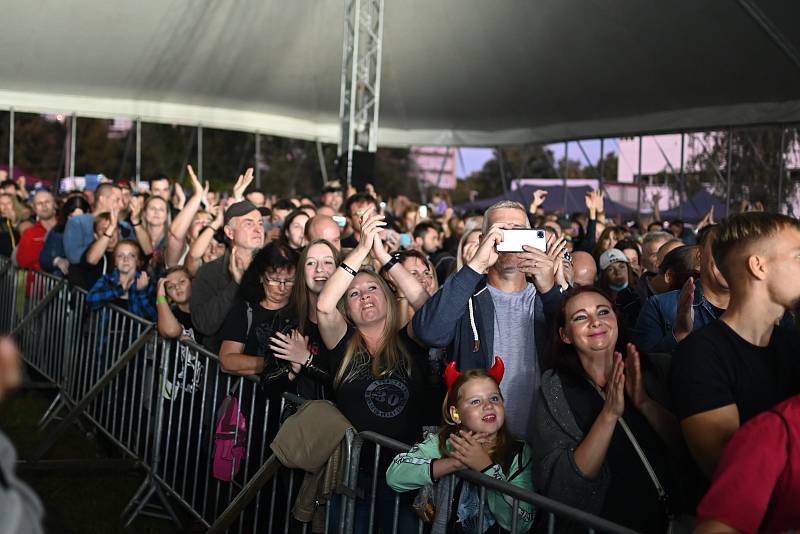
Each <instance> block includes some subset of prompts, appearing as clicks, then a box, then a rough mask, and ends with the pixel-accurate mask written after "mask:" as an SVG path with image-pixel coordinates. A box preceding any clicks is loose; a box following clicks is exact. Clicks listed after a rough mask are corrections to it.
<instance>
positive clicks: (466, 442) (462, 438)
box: [450, 430, 494, 471]
mask: <svg viewBox="0 0 800 534" xmlns="http://www.w3.org/2000/svg"><path fill="white" fill-rule="evenodd" d="M450 445H451V446H452V447H453V454H452V457H453V458H455V459H456V460H458V461H459V462H461V463H462V464H464V465H465V466H467V467H468V468H470V469H472V470H473V471H483V470H484V469H486V468H487V467H491V466H492V465H493V464H494V462H493V461H492V458H491V457H490V456H489V453H488V452H486V449H485V448H484V447H483V444H482V443H481V442H480V441H479V440H478V439H477V438H476V437H475V436H474V435H473V433H472V432H470V431H468V430H461V431H459V432H458V433H453V434H451V435H450Z"/></svg>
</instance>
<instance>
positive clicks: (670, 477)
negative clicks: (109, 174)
mask: <svg viewBox="0 0 800 534" xmlns="http://www.w3.org/2000/svg"><path fill="white" fill-rule="evenodd" d="M188 170H189V177H190V180H191V191H189V192H187V193H184V192H183V190H182V189H181V188H180V186H179V185H178V184H175V183H172V182H171V181H170V180H169V179H167V178H165V177H156V178H155V179H153V180H151V181H150V183H149V189H147V190H137V189H136V188H135V187H132V185H131V184H129V183H112V182H106V183H102V184H100V185H99V186H98V187H97V189H96V190H95V191H92V192H86V191H84V192H71V193H67V194H61V195H55V194H53V193H52V192H50V191H47V190H38V191H33V192H30V193H29V192H28V191H26V190H25V187H24V184H19V183H17V182H14V181H6V182H4V183H2V184H0V188H1V189H2V191H0V254H2V255H5V256H10V257H12V258H13V259H14V261H15V262H16V264H17V265H18V266H19V267H21V268H25V269H31V270H37V271H43V272H47V273H50V274H53V275H55V276H62V277H66V278H67V279H68V280H69V282H70V283H71V284H73V285H75V286H77V287H81V288H83V289H85V290H86V291H88V297H87V301H88V303H89V304H90V306H91V307H94V308H97V307H101V306H103V305H105V304H115V305H117V306H120V307H122V308H124V309H127V310H129V311H130V312H132V313H134V314H136V315H139V316H141V317H143V318H145V319H147V320H151V321H156V322H157V324H158V331H159V333H160V334H161V336H163V337H165V338H172V339H178V338H184V339H191V340H193V341H195V342H196V343H198V344H200V345H202V346H204V347H205V348H207V349H208V350H209V351H210V352H212V353H213V354H216V355H218V356H219V361H220V366H221V369H222V371H223V372H224V373H228V374H232V375H239V376H251V375H253V376H259V377H260V378H261V384H262V388H261V393H260V394H259V396H258V397H257V398H256V399H255V400H254V402H257V403H261V404H263V403H266V402H269V401H270V400H271V399H279V398H280V396H281V395H282V393H283V392H285V391H292V392H294V393H297V394H299V395H301V396H302V397H304V398H308V399H329V400H331V401H333V402H334V404H335V405H336V407H337V408H338V409H339V411H340V412H341V413H342V414H343V415H344V416H345V417H346V418H347V419H348V420H349V421H350V422H351V423H352V424H353V426H354V427H355V428H356V430H358V431H363V430H371V431H374V432H377V433H380V434H383V435H385V436H388V437H391V438H394V439H396V440H399V441H402V442H404V443H408V444H414V443H416V444H417V445H415V446H414V447H413V448H412V449H411V451H410V452H408V453H404V454H401V455H399V456H396V457H395V456H394V455H393V454H389V453H388V452H387V451H386V450H383V452H382V454H381V457H380V458H379V465H380V470H379V472H378V474H377V475H376V476H377V480H373V479H372V478H371V477H372V476H373V474H372V472H371V471H369V472H368V471H364V473H362V474H361V475H360V478H359V482H360V483H361V484H363V487H371V486H372V485H373V484H375V487H376V488H377V492H378V497H377V499H376V507H377V508H376V514H377V515H376V518H377V519H376V521H377V524H383V525H388V526H387V527H386V528H388V529H389V530H391V521H392V514H393V511H394V493H393V490H394V491H400V492H404V493H403V497H402V498H401V501H400V503H401V504H400V511H399V517H398V522H399V523H398V524H399V525H400V528H399V531H400V532H410V531H415V530H416V528H415V526H414V525H415V523H414V522H415V521H416V516H415V515H414V511H413V507H412V501H413V500H414V494H413V492H412V490H415V489H418V488H422V487H424V486H427V485H430V484H435V483H436V482H437V481H438V480H439V479H441V478H442V477H444V476H446V475H448V474H450V473H453V472H456V471H459V470H464V469H469V470H474V471H477V472H482V473H485V474H488V475H489V476H491V477H494V478H497V479H500V480H505V481H507V482H510V483H511V484H514V485H517V486H519V487H520V488H522V489H525V490H530V491H535V492H537V493H541V494H543V495H546V496H548V497H551V498H553V499H556V500H558V501H561V502H563V503H566V504H568V505H571V506H574V507H577V508H580V509H582V510H585V511H588V512H591V513H594V514H597V515H599V516H601V517H603V518H606V519H609V520H611V521H614V522H616V523H619V524H621V525H625V526H627V527H630V528H632V529H634V530H637V531H641V532H666V531H667V530H668V528H672V529H681V528H683V529H684V531H690V530H691V529H692V528H696V529H697V531H699V532H703V533H712V532H715V533H716V532H719V533H721V532H738V531H741V532H764V531H769V532H782V531H787V530H790V529H797V528H800V507H798V506H796V504H797V503H798V502H800V483H798V480H800V478H798V469H800V467H798V466H800V441H799V439H800V396H798V393H800V358H798V357H797V356H796V355H795V354H794V352H793V351H794V349H795V348H796V347H798V346H800V333H799V331H798V327H797V324H796V319H795V314H794V312H795V308H796V307H797V305H798V303H799V302H800V222H798V221H797V220H796V219H793V218H790V217H788V216H784V215H779V214H770V213H764V212H746V213H739V214H735V215H731V216H729V217H727V218H725V219H723V220H720V221H719V222H715V220H714V217H713V213H709V215H708V216H707V217H705V218H704V219H703V220H702V221H700V222H699V223H698V224H696V225H694V226H693V227H690V226H689V225H687V224H684V223H683V222H682V221H679V220H674V221H669V222H665V221H647V222H646V224H645V223H644V222H635V223H633V224H622V223H621V221H614V220H612V219H611V218H607V217H606V214H605V212H604V196H603V193H601V192H592V193H589V194H587V195H586V199H585V200H586V211H585V212H581V213H573V214H566V213H555V214H554V213H546V212H545V211H544V209H543V207H542V206H543V204H544V201H545V199H546V196H547V193H546V191H536V192H535V193H534V195H533V198H532V199H531V203H530V204H529V205H527V206H525V205H522V204H520V203H518V202H514V201H510V200H509V201H501V202H499V203H497V204H495V205H493V206H491V207H490V208H488V209H487V210H486V211H485V212H483V213H478V212H466V213H460V212H459V211H458V210H457V209H455V207H454V206H452V205H451V204H450V202H449V200H448V198H447V194H446V193H444V192H437V193H436V194H435V195H434V196H433V198H432V201H431V202H430V203H428V204H423V205H419V204H416V203H413V202H411V201H410V200H409V199H407V198H405V197H402V196H401V197H396V198H391V199H389V198H382V197H381V195H380V194H379V192H378V191H377V190H376V189H375V188H374V187H372V186H367V187H366V189H365V190H364V191H355V190H345V188H344V187H342V186H341V185H340V184H339V183H338V182H329V183H328V185H327V186H326V187H325V188H324V189H323V191H322V193H321V196H320V197H319V198H309V197H290V198H275V197H274V196H273V195H270V194H268V193H266V192H265V191H261V190H259V189H257V188H255V187H253V186H252V181H253V176H252V170H248V172H246V173H245V174H243V175H241V176H240V177H239V179H238V180H237V181H236V184H235V185H234V187H233V190H232V193H230V194H229V193H228V192H214V191H210V190H209V187H208V185H207V184H206V185H203V184H202V183H201V182H200V181H199V180H198V179H197V177H196V176H195V175H194V173H193V172H192V169H191V167H189V169H188ZM526 228H535V229H541V230H543V231H544V232H543V233H544V235H545V236H546V247H544V250H542V249H541V248H539V247H535V246H532V245H523V247H522V250H521V251H517V252H500V251H498V246H499V245H501V244H502V243H503V241H504V236H505V233H506V232H508V231H509V230H516V229H526ZM273 415H274V420H272V421H267V422H266V424H267V425H268V427H269V428H270V429H271V430H269V432H268V434H269V436H272V435H274V431H276V430H277V425H278V419H277V418H278V414H270V417H272V416H273ZM424 426H439V427H440V430H439V431H438V433H433V434H430V435H429V436H428V437H424V436H423V427H424ZM263 445H264V446H265V445H266V444H263ZM366 464H369V465H371V463H370V462H366ZM0 482H1V481H0ZM449 499H450V500H449V502H448V503H447V507H446V508H447V509H450V505H451V504H452V506H453V510H454V513H453V514H452V516H451V520H450V524H449V525H447V526H446V528H448V531H454V532H477V523H476V521H477V519H478V515H479V514H480V515H481V516H482V517H483V518H484V525H485V526H486V528H489V529H494V530H493V531H505V530H509V529H510V528H511V525H512V523H516V524H517V525H518V526H519V527H520V528H522V529H523V530H524V529H529V528H535V527H536V525H537V521H543V520H544V519H545V518H544V517H542V516H538V517H537V515H536V510H535V509H534V508H533V507H531V506H528V505H527V504H525V503H523V504H522V505H521V506H519V507H517V508H516V509H515V510H516V514H518V517H517V518H516V520H515V519H514V517H513V515H514V513H515V512H514V510H512V508H511V506H510V505H509V502H508V501H507V500H506V499H503V498H502V496H500V495H499V494H495V493H493V492H488V497H487V509H486V510H482V508H481V507H480V506H479V505H478V493H477V492H476V489H475V487H474V486H472V485H471V484H470V483H468V482H463V481H462V482H459V483H458V485H457V487H456V488H455V493H452V494H449ZM368 506H369V502H368V499H367V500H363V501H359V503H358V506H357V517H366V516H365V515H364V514H365V513H367V514H368V512H367V511H368V508H367V507H368ZM479 509H480V510H481V511H479ZM404 525H405V526H404ZM558 525H559V526H558V530H559V532H568V531H570V529H571V528H573V527H574V528H575V529H577V525H571V524H570V522H569V521H562V520H559V523H558ZM364 528H366V527H365V526H364ZM385 531H386V530H385ZM672 531H676V530H672Z"/></svg>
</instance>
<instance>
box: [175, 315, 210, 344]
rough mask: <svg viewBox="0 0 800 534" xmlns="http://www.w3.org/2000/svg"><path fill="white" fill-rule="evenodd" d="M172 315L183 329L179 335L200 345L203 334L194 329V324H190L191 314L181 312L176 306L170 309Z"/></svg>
mask: <svg viewBox="0 0 800 534" xmlns="http://www.w3.org/2000/svg"><path fill="white" fill-rule="evenodd" d="M172 314H173V315H174V316H175V319H177V320H178V322H179V323H180V324H181V326H182V327H183V333H182V334H181V335H182V336H186V337H188V338H190V339H192V340H193V341H194V342H195V343H197V344H198V345H202V344H203V334H201V333H200V331H199V330H197V329H196V328H195V327H194V323H192V314H191V313H189V312H185V311H183V310H181V309H180V308H178V307H177V306H173V307H172Z"/></svg>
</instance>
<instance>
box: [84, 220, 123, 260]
mask: <svg viewBox="0 0 800 534" xmlns="http://www.w3.org/2000/svg"><path fill="white" fill-rule="evenodd" d="M116 231H117V215H116V214H115V213H114V212H113V211H112V212H111V222H110V223H109V225H108V227H107V228H106V230H105V232H103V233H102V234H100V235H99V236H97V239H95V240H94V241H93V242H92V244H91V245H90V246H89V250H88V251H87V252H86V263H88V264H90V265H97V264H98V263H100V260H101V259H103V256H104V255H105V253H106V250H107V249H108V244H109V243H110V242H111V240H112V239H113V238H114V232H116Z"/></svg>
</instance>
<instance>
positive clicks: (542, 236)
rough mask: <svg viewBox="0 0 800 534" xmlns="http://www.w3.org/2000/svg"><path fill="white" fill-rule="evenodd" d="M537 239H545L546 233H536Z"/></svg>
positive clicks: (540, 231)
mask: <svg viewBox="0 0 800 534" xmlns="http://www.w3.org/2000/svg"><path fill="white" fill-rule="evenodd" d="M536 237H538V238H539V239H543V238H544V231H542V230H539V231H538V232H536Z"/></svg>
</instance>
